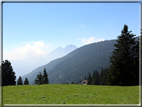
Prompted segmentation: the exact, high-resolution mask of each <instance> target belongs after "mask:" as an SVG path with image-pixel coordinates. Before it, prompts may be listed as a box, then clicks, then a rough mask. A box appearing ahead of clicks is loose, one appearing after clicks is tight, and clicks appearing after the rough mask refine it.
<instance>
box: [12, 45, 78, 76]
mask: <svg viewBox="0 0 142 107" xmlns="http://www.w3.org/2000/svg"><path fill="white" fill-rule="evenodd" d="M75 49H77V47H76V46H75V45H68V46H66V47H65V48H62V47H58V48H56V49H55V50H53V51H52V52H50V53H48V54H47V55H46V56H37V57H30V58H27V59H24V60H20V61H18V60H10V62H11V64H12V67H13V69H14V71H15V73H16V77H17V78H19V76H23V75H25V74H27V73H29V72H30V71H32V70H33V69H35V68H36V67H38V66H42V65H44V64H47V63H49V62H50V61H52V60H54V59H57V58H60V57H62V56H65V55H66V54H68V53H70V52H71V51H73V50H75Z"/></svg>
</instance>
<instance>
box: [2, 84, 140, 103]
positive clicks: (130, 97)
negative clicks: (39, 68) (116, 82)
mask: <svg viewBox="0 0 142 107" xmlns="http://www.w3.org/2000/svg"><path fill="white" fill-rule="evenodd" d="M3 104H139V86H96V85H78V84H48V85H19V86H4V87H3Z"/></svg>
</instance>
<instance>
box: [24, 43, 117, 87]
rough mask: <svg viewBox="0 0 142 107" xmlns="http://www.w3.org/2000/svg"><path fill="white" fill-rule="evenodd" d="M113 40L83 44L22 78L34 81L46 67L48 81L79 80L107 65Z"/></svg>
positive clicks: (112, 47)
mask: <svg viewBox="0 0 142 107" xmlns="http://www.w3.org/2000/svg"><path fill="white" fill-rule="evenodd" d="M115 43H116V41H115V40H110V41H104V42H98V43H93V44H89V45H85V46H83V47H80V48H78V49H76V50H74V51H72V52H71V53H69V54H67V55H66V56H64V57H61V58H58V59H56V60H53V61H51V62H50V63H48V64H46V65H44V66H41V67H39V68H37V69H35V70H33V71H32V72H31V73H29V74H28V75H25V76H23V77H22V78H26V77H27V78H28V80H29V81H30V84H33V83H34V79H35V78H36V75H37V74H38V72H43V69H44V68H46V70H47V73H48V77H49V82H50V83H51V84H52V83H62V82H64V83H65V82H72V81H74V82H79V81H80V80H83V79H84V77H85V76H87V75H88V73H89V72H90V73H91V74H92V73H93V71H94V70H95V69H97V70H98V71H100V69H101V67H103V68H105V67H107V66H108V65H109V64H110V63H109V57H110V56H111V52H112V51H113V50H114V44H115Z"/></svg>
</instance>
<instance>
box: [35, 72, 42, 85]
mask: <svg viewBox="0 0 142 107" xmlns="http://www.w3.org/2000/svg"><path fill="white" fill-rule="evenodd" d="M34 84H38V85H40V84H43V75H42V74H41V72H40V73H39V74H38V75H37V78H36V79H35V83H34Z"/></svg>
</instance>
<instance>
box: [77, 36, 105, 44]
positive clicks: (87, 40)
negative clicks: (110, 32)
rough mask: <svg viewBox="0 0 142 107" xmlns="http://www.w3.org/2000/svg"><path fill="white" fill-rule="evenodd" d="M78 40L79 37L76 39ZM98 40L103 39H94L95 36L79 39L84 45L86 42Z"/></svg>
mask: <svg viewBox="0 0 142 107" xmlns="http://www.w3.org/2000/svg"><path fill="white" fill-rule="evenodd" d="M77 40H79V39H77ZM100 41H104V39H96V40H95V37H89V38H88V39H87V38H82V39H81V42H82V43H83V44H84V45H86V44H91V43H95V42H100Z"/></svg>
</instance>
